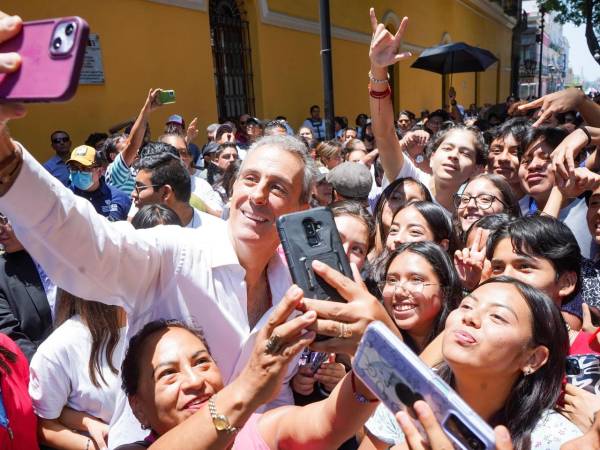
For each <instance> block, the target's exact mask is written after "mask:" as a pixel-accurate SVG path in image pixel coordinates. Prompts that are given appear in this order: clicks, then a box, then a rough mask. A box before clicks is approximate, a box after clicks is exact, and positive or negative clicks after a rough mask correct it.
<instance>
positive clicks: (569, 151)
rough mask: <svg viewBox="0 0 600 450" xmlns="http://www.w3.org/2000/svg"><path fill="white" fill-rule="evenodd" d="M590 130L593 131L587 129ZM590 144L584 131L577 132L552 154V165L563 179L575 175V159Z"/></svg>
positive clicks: (564, 140) (570, 135)
mask: <svg viewBox="0 0 600 450" xmlns="http://www.w3.org/2000/svg"><path fill="white" fill-rule="evenodd" d="M587 129H588V130H593V131H594V132H595V130H594V129H592V128H591V127H587ZM587 143H588V136H587V134H586V133H585V132H584V131H583V130H575V131H573V132H572V133H571V134H569V135H568V136H567V137H566V138H564V139H563V141H562V142H561V143H560V144H558V146H557V147H556V148H555V149H554V151H553V152H552V165H553V166H554V170H555V172H556V173H557V174H558V175H560V176H561V177H563V178H565V179H566V178H569V177H571V176H572V175H574V173H575V157H576V156H577V155H578V154H579V152H581V150H583V148H584V147H585V146H586V145H587Z"/></svg>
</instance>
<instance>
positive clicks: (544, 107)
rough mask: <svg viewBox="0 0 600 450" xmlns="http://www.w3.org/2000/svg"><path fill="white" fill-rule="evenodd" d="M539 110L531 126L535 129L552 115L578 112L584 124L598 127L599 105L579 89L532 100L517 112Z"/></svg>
mask: <svg viewBox="0 0 600 450" xmlns="http://www.w3.org/2000/svg"><path fill="white" fill-rule="evenodd" d="M537 108H540V115H539V117H538V118H537V120H536V121H535V123H534V124H533V126H534V127H537V126H539V125H541V124H542V123H544V121H545V120H546V119H548V118H549V117H551V116H552V114H557V113H565V112H567V111H579V113H580V114H581V116H582V117H583V119H584V120H585V122H586V123H587V124H588V125H590V126H592V127H600V105H597V104H596V103H594V102H593V101H592V99H590V98H589V97H588V96H587V95H585V93H584V92H583V91H582V90H581V89H576V88H569V89H565V90H562V91H558V92H553V93H551V94H547V95H544V96H543V97H540V98H538V99H537V100H533V101H532V102H529V103H526V104H524V105H521V106H519V111H528V110H531V109H537Z"/></svg>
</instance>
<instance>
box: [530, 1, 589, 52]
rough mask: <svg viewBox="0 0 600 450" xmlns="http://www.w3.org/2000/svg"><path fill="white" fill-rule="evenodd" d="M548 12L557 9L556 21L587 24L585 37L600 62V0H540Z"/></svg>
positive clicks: (541, 6)
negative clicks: (599, 37) (599, 36)
mask: <svg viewBox="0 0 600 450" xmlns="http://www.w3.org/2000/svg"><path fill="white" fill-rule="evenodd" d="M538 6H539V7H540V8H543V9H544V11H546V12H551V11H556V12H557V13H558V14H557V16H556V21H558V22H560V23H562V24H565V23H568V22H570V23H572V24H574V25H576V26H580V25H585V38H586V40H587V45H588V49H589V50H590V53H591V54H592V56H593V57H594V59H595V60H596V62H597V63H598V64H600V44H599V43H598V35H600V0H538Z"/></svg>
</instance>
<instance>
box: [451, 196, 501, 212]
mask: <svg viewBox="0 0 600 450" xmlns="http://www.w3.org/2000/svg"><path fill="white" fill-rule="evenodd" d="M471 199H473V200H475V206H477V207H478V208H479V209H488V208H489V207H491V206H492V203H494V201H495V200H497V201H499V202H500V203H501V204H502V205H503V206H506V204H505V203H504V202H503V201H502V200H500V199H499V198H498V197H496V196H495V195H492V194H479V195H476V196H472V195H467V194H454V207H455V208H459V209H460V208H466V206H467V205H468V204H469V202H470V201H471Z"/></svg>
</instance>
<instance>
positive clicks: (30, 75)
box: [0, 17, 89, 102]
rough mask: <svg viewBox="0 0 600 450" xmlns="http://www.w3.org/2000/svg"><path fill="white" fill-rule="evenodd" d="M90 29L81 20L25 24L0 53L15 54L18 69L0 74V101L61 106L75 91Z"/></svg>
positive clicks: (3, 46)
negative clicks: (19, 63)
mask: <svg viewBox="0 0 600 450" xmlns="http://www.w3.org/2000/svg"><path fill="white" fill-rule="evenodd" d="M88 35H89V27H88V24H87V22H86V21H85V20H83V19H82V18H81V17H62V18H57V19H46V20H37V21H34V22H25V23H24V24H23V29H22V30H21V32H20V33H19V34H18V35H17V36H15V37H14V38H12V39H10V40H8V41H6V42H4V43H2V44H0V53H6V52H17V53H19V54H20V55H21V67H20V68H19V69H18V70H17V71H16V72H13V73H10V74H0V99H1V100H3V101H9V102H60V101H65V100H68V99H70V98H71V97H72V96H73V95H74V94H75V91H76V90H77V86H78V84H79V74H80V73H81V67H82V66H83V56H84V54H85V47H86V45H87V41H88Z"/></svg>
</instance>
